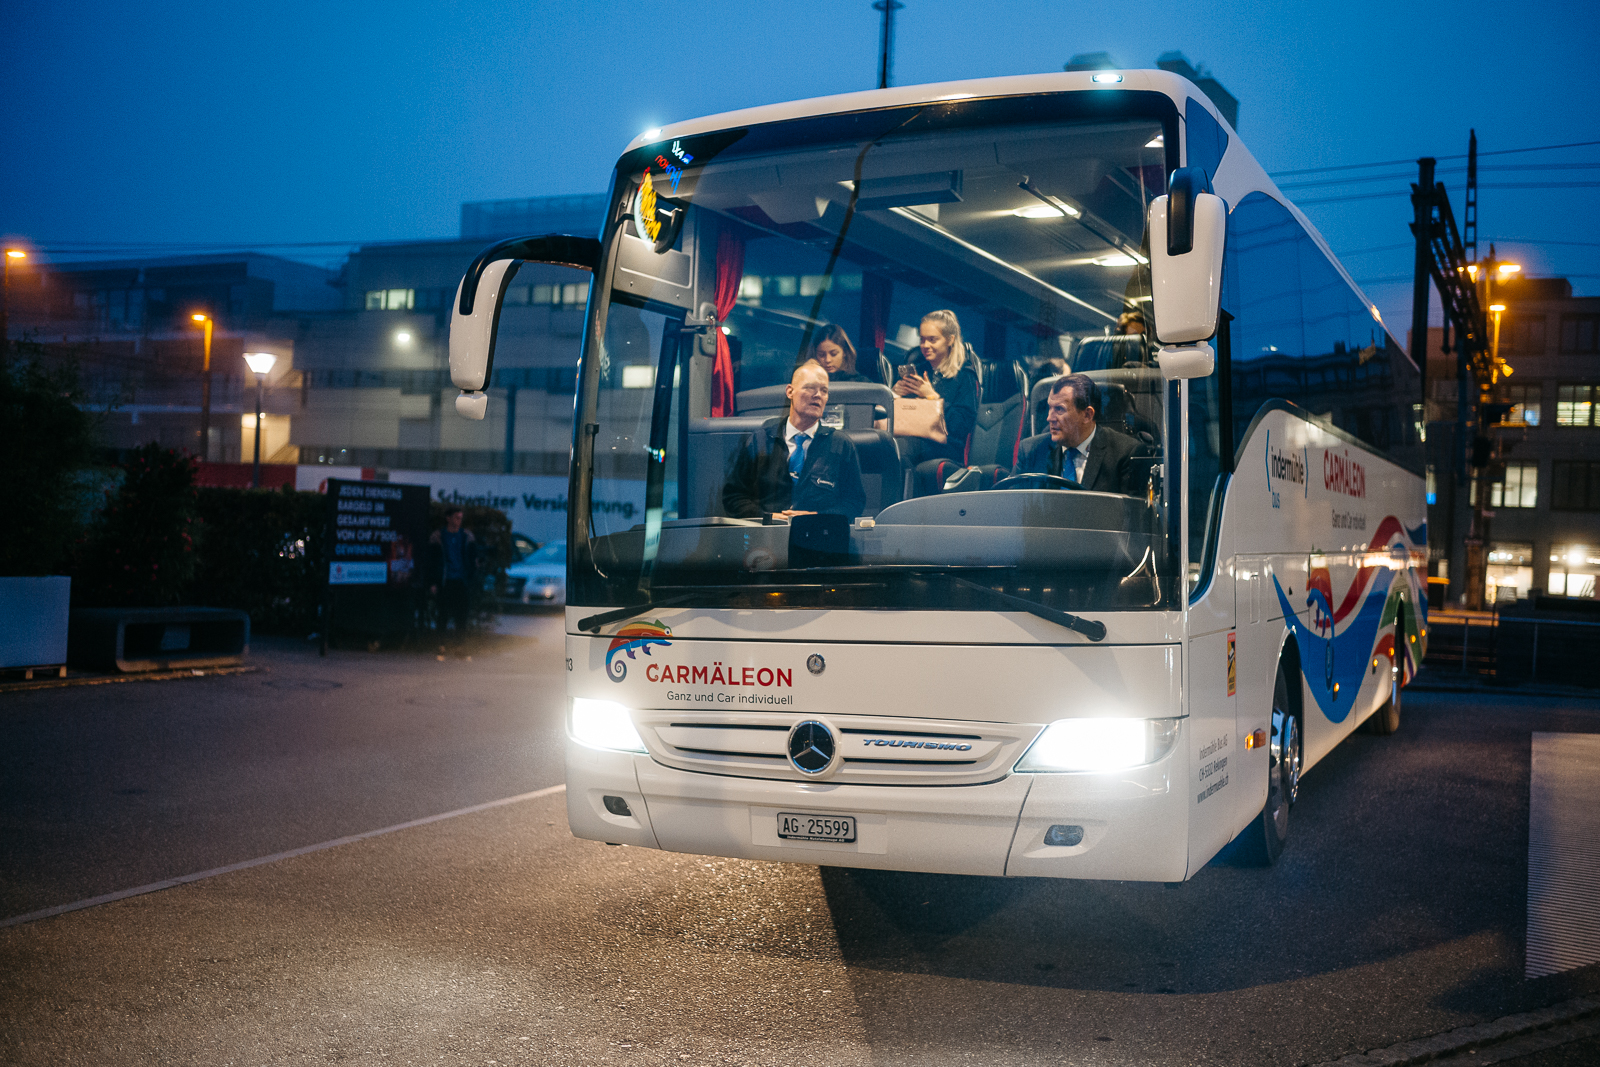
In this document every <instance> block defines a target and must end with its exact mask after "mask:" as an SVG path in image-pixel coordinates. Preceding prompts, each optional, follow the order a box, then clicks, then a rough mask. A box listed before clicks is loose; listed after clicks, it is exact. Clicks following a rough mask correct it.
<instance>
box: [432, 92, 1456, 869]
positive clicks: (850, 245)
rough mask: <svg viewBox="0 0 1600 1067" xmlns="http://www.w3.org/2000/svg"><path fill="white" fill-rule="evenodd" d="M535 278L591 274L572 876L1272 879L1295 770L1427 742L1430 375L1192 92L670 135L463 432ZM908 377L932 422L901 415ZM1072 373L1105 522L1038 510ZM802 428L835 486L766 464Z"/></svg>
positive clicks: (996, 103) (848, 99)
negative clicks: (1417, 676)
mask: <svg viewBox="0 0 1600 1067" xmlns="http://www.w3.org/2000/svg"><path fill="white" fill-rule="evenodd" d="M524 262H542V263H556V264H564V265H568V266H575V267H582V268H585V269H588V270H591V271H593V272H594V285H593V290H592V292H593V296H592V297H591V300H590V302H589V309H588V319H587V331H586V334H585V340H584V346H583V355H582V359H581V363H580V365H579V369H578V386H577V398H576V411H575V419H574V428H573V437H572V470H571V482H570V492H569V500H570V515H569V520H568V522H569V524H568V530H569V533H568V541H567V544H568V557H567V559H568V572H567V608H566V634H567V636H566V655H567V671H568V674H567V694H568V700H569V717H568V722H567V730H568V736H569V742H568V748H567V811H568V818H569V820H570V822H571V826H572V831H573V833H575V834H576V835H578V836H579V837H583V838H591V839H594V840H597V841H609V842H617V843H625V844H631V845H639V846H645V847H649V848H660V849H667V850H670V851H675V852H689V853H700V854H707V855H718V856H736V857H744V858H748V859H761V860H787V861H793V862H800V863H815V864H827V865H842V866H856V867H876V868H888V869H897V870H908V871H928V872H946V873H961V874H985V875H1014V876H1047V877H1060V878H1118V879H1143V880H1154V881H1166V882H1176V881H1181V880H1183V879H1186V878H1189V877H1191V876H1193V875H1194V874H1195V873H1196V872H1197V871H1198V870H1199V869H1200V868H1201V867H1203V866H1204V865H1205V864H1206V862H1207V861H1209V860H1210V859H1211V858H1212V857H1213V856H1215V855H1216V854H1217V852H1218V851H1219V850H1220V849H1222V848H1223V847H1224V846H1225V845H1227V844H1228V843H1229V842H1230V841H1233V840H1234V839H1236V838H1238V839H1239V844H1238V846H1237V847H1238V848H1239V849H1240V850H1241V851H1242V852H1244V853H1247V854H1250V855H1253V856H1254V857H1255V858H1256V859H1257V860H1259V861H1261V862H1267V863H1270V862H1272V861H1273V860H1274V859H1275V858H1276V857H1277V856H1278V854H1279V852H1280V851H1281V850H1282V848H1283V846H1284V842H1285V840H1286V838H1287V834H1288V825H1289V824H1288V816H1289V810H1290V807H1291V805H1292V804H1293V803H1294V801H1295V797H1296V793H1297V790H1298V788H1299V779H1300V775H1301V774H1302V772H1303V771H1304V770H1305V769H1306V768H1308V767H1311V766H1313V765H1315V764H1316V762H1317V761H1318V760H1319V759H1321V758H1322V757H1323V756H1324V755H1326V754H1327V753H1328V752H1329V751H1330V750H1331V749H1332V748H1333V747H1334V745H1336V744H1338V742H1339V741H1340V740H1341V739H1342V738H1344V737H1345V736H1346V735H1347V734H1349V733H1350V732H1351V731H1352V730H1353V729H1355V727H1356V726H1357V725H1358V724H1362V723H1365V724H1367V727H1368V729H1371V730H1375V731H1376V732H1379V733H1388V732H1391V731H1393V730H1394V729H1395V728H1396V727H1397V725H1398V722H1399V709H1400V689H1401V686H1402V685H1403V684H1404V683H1405V682H1406V680H1407V679H1408V678H1409V677H1410V676H1411V674H1412V673H1413V672H1414V670H1415V665H1416V663H1417V662H1418V661H1419V660H1420V658H1421V655H1422V648H1423V643H1424V639H1425V635H1426V614H1425V612H1426V598H1425V596H1424V595H1423V590H1424V585H1423V581H1424V579H1423V577H1422V576H1423V574H1424V573H1425V566H1424V561H1425V559H1426V552H1427V546H1426V542H1427V529H1426V511H1425V506H1424V496H1423V478H1422V477H1421V474H1422V471H1423V466H1422V464H1423V450H1422V439H1421V432H1420V430H1419V427H1418V424H1417V418H1418V415H1417V409H1416V408H1415V406H1414V404H1413V401H1418V400H1420V399H1421V398H1420V383H1419V375H1418V370H1417V367H1416V366H1415V365H1414V364H1413V362H1412V361H1411V360H1410V358H1408V356H1407V355H1406V354H1405V352H1404V351H1403V350H1402V349H1401V348H1400V346H1399V345H1398V344H1396V342H1395V340H1394V338H1393V337H1391V336H1390V335H1389V333H1388V332H1387V331H1386V330H1385V328H1384V326H1383V323H1382V322H1381V321H1380V319H1379V317H1378V313H1377V310H1376V308H1375V307H1373V306H1372V305H1371V303H1370V302H1369V301H1367V299H1366V298H1365V297H1364V296H1363V295H1362V293H1361V292H1360V290H1359V289H1358V288H1357V287H1356V286H1355V284H1354V282H1353V281H1352V280H1351V279H1350V276H1349V275H1348V274H1347V273H1346V272H1345V271H1344V270H1343V268H1341V267H1340V265H1339V264H1338V262H1337V261H1336V260H1335V259H1334V258H1333V256H1332V254H1331V253H1330V252H1329V250H1328V247H1327V245H1326V243H1325V242H1324V241H1323V239H1322V238H1321V236H1320V235H1318V233H1317V231H1316V230H1315V228H1314V227H1312V225H1311V224H1310V223H1309V222H1307V221H1306V219H1305V217H1304V216H1303V215H1302V214H1301V213H1300V212H1299V211H1297V210H1296V209H1295V208H1294V206H1293V205H1291V204H1290V203H1289V202H1288V201H1287V199H1286V198H1285V197H1284V196H1283V194H1282V193H1280V192H1279V191H1278V189H1277V187H1276V186H1275V185H1274V184H1273V183H1272V181H1271V180H1270V179H1269V178H1268V177H1267V175H1266V173H1265V172H1264V171H1263V170H1262V168H1261V166H1260V165H1259V164H1258V163H1257V162H1256V161H1255V159H1253V158H1252V157H1251V155H1250V153H1249V152H1248V151H1247V150H1246V149H1245V147H1244V146H1243V145H1242V144H1241V143H1240V142H1239V139H1238V135H1237V134H1236V133H1235V132H1234V131H1233V130H1232V129H1231V128H1230V127H1229V126H1228V125H1227V123H1226V122H1225V121H1224V120H1222V119H1221V118H1220V117H1219V116H1218V113H1217V111H1216V109H1215V108H1214V107H1213V106H1212V105H1211V103H1210V102H1208V101H1207V100H1206V98H1205V96H1204V95H1203V94H1202V93H1201V92H1200V91H1199V90H1198V89H1196V87H1195V86H1194V85H1192V84H1191V83H1189V82H1188V81H1186V80H1184V79H1183V78H1181V77H1178V76H1177V75H1173V74H1168V73H1165V72H1161V71H1145V70H1139V71H1123V72H1120V73H1113V72H1096V73H1093V74H1090V73H1065V74H1053V75H1037V76H1027V77H1016V78H997V79H990V80H982V81H968V82H953V83H947V84H942V85H926V86H909V87H904V88H894V89H883V90H877V91H873V92H862V93H855V94H850V95H845V96H836V97H828V98H824V99H817V100H804V101H798V102H795V103H787V104H778V105H773V106H771V107H761V108H755V109H751V110H748V111H738V112H732V113H729V114H725V115H718V116H714V117H711V118H705V119H698V120H695V121H691V122H683V123H679V124H677V125H675V126H671V127H669V128H666V129H663V130H659V131H657V130H652V131H650V132H649V133H648V134H645V135H644V136H642V137H641V138H639V139H638V140H636V141H635V142H634V143H633V144H631V145H630V146H629V147H628V149H627V151H626V152H624V153H623V154H622V157H621V159H620V160H619V161H618V162H617V167H616V172H615V175H614V178H613V185H612V189H611V196H610V206H609V208H608V210H607V213H606V216H605V218H604V220H603V225H602V227H601V230H600V233H599V237H598V239H595V238H593V237H574V236H549V237H530V238H523V239H519V240H514V241H506V242H502V243H500V244H498V245H496V246H494V247H492V248H490V249H488V250H486V251H485V252H484V253H483V254H482V255H481V256H480V257H479V259H478V260H477V261H475V262H474V264H473V266H472V268H471V270H470V271H469V273H468V275H467V276H466V278H465V279H464V280H463V282H462V286H461V289H460V292H459V294H458V298H457V305H456V308H455V312H454V321H453V324H452V329H451V336H450V346H451V348H450V360H451V371H452V375H453V378H454V381H455V383H456V385H457V386H459V387H460V388H461V389H462V391H463V392H462V395H461V396H460V397H459V398H458V400H457V409H458V410H459V411H460V412H461V413H462V414H464V415H466V416H468V417H470V418H483V417H484V414H485V412H486V410H487V405H488V396H487V394H486V393H485V389H486V387H488V386H489V385H490V384H491V381H492V380H491V378H490V375H491V374H492V369H493V357H494V343H495V327H496V322H497V319H498V315H499V307H500V303H501V300H502V299H503V296H504V293H505V291H506V288H507V286H508V285H509V283H510V281H511V279H512V277H513V276H514V274H515V273H516V270H517V268H518V266H519V265H520V264H521V263H524ZM936 310H940V311H948V312H953V313H954V319H955V320H956V321H957V322H958V323H959V332H957V331H955V330H953V329H952V327H951V325H950V322H951V320H950V318H949V317H948V316H944V317H936V318H934V319H932V320H925V318H924V317H925V316H926V315H927V314H928V313H929V312H931V311H936ZM1133 312H1137V313H1139V315H1140V316H1142V318H1143V320H1144V322H1145V323H1146V324H1147V329H1146V331H1145V332H1144V333H1138V332H1131V331H1130V328H1129V319H1130V317H1131V316H1130V313H1133ZM1132 329H1137V326H1136V325H1135V326H1133V327H1132ZM930 330H931V331H932V332H931V333H930ZM841 338H842V339H843V343H841ZM921 340H927V341H928V342H929V344H930V345H931V346H932V347H931V348H930V349H929V356H930V358H931V361H932V363H933V364H934V365H936V368H937V374H936V375H935V374H934V373H932V372H931V371H930V369H929V364H928V363H916V362H915V360H916V359H917V356H918V351H919V348H918V346H919V342H920V341H921ZM823 341H829V342H831V345H832V348H830V349H825V350H824V349H820V348H819V345H820V343H821V342H823ZM833 349H839V350H841V351H842V350H843V349H850V350H852V354H853V357H854V358H853V361H846V365H845V366H843V367H836V368H831V369H833V370H834V371H835V373H834V376H833V378H832V380H831V382H830V383H829V388H828V392H827V394H826V396H823V395H822V394H821V393H820V391H819V390H818V388H817V381H816V379H817V375H816V374H815V373H813V371H815V368H812V369H811V370H810V371H807V372H805V373H803V374H800V375H799V376H797V377H795V378H794V381H795V382H796V386H795V388H796V389H798V390H799V394H798V395H800V396H801V400H800V402H798V403H797V404H796V405H795V406H794V407H793V408H792V409H791V407H790V406H789V404H788V401H787V399H786V397H787V395H788V393H787V391H786V385H788V383H790V382H791V375H793V374H794V373H795V371H796V367H797V365H798V364H799V363H800V362H802V361H803V360H805V359H806V357H808V356H809V355H811V354H813V353H814V352H816V351H824V352H825V354H826V355H828V356H829V357H830V359H831V358H833V357H836V356H838V355H839V354H840V352H835V351H833ZM850 362H853V367H851V366H850V365H849V363H850ZM908 363H909V364H914V365H915V366H917V367H919V368H920V369H921V370H922V371H923V372H924V373H925V374H927V377H926V378H917V379H914V380H913V382H912V384H913V385H914V386H916V389H915V390H914V391H920V390H921V385H927V386H928V387H930V388H931V389H932V390H933V391H934V392H935V393H936V394H937V395H938V396H939V397H940V399H941V405H940V408H939V411H938V413H937V416H938V417H937V418H934V417H930V412H929V411H928V410H927V407H928V404H927V403H926V402H924V403H923V405H922V409H921V412H920V414H919V413H918V412H917V411H915V410H913V409H916V408H917V407H918V405H917V404H915V403H909V404H907V403H899V402H898V401H897V398H896V396H895V395H894V393H893V392H892V389H891V383H894V382H896V380H897V379H898V377H899V375H900V373H903V372H901V371H899V370H898V369H897V368H899V367H900V366H901V365H904V364H908ZM1069 372H1070V373H1074V374H1081V375H1086V376H1087V379H1088V380H1089V382H1090V383H1091V385H1092V389H1091V388H1090V386H1085V385H1083V384H1082V383H1083V379H1081V378H1080V379H1077V383H1078V384H1077V385H1075V386H1074V388H1072V389H1066V390H1062V391H1060V392H1058V393H1056V395H1057V396H1059V397H1064V398H1066V399H1065V401H1063V403H1066V402H1071V403H1073V404H1076V405H1078V406H1075V407H1073V408H1072V410H1071V411H1070V412H1067V411H1066V408H1065V407H1063V409H1062V410H1063V412H1065V414H1063V415H1062V423H1061V425H1062V432H1063V436H1066V435H1067V431H1068V429H1069V427H1068V418H1067V416H1068V415H1072V417H1074V418H1078V419H1083V418H1087V417H1089V413H1088V411H1087V409H1085V408H1083V407H1082V406H1081V405H1082V404H1083V403H1087V402H1089V401H1090V400H1091V399H1093V400H1097V401H1098V403H1097V404H1090V406H1091V407H1094V408H1095V410H1094V412H1093V418H1094V423H1093V427H1094V432H1095V435H1096V437H1097V438H1098V439H1099V440H1098V441H1097V442H1096V441H1091V442H1090V443H1089V445H1087V446H1086V447H1087V448H1088V452H1089V455H1088V458H1087V460H1086V461H1080V460H1078V459H1076V458H1075V457H1073V458H1072V461H1073V462H1074V464H1075V466H1074V467H1073V468H1072V473H1073V474H1077V475H1079V479H1081V480H1078V479H1073V478H1071V477H1063V476H1061V475H1060V474H1052V473H1051V472H1050V471H1049V470H1047V469H1045V468H1046V467H1047V466H1048V465H1049V464H1048V463H1046V464H1041V463H1038V462H1034V463H1033V464H1032V467H1033V468H1034V469H1029V470H1022V469H1021V468H1024V467H1027V466H1028V464H1027V463H1026V462H1024V460H1025V454H1027V455H1032V456H1034V457H1035V458H1036V459H1037V457H1039V456H1046V457H1048V456H1051V455H1052V447H1051V442H1050V439H1049V438H1042V439H1040V440H1036V441H1031V442H1030V441H1029V440H1028V439H1029V438H1034V437H1036V436H1037V435H1040V434H1048V433H1049V431H1050V425H1051V423H1052V421H1053V420H1054V419H1055V417H1056V416H1053V415H1050V414H1048V410H1049V407H1050V404H1051V396H1052V392H1053V391H1054V389H1053V387H1054V386H1055V384H1056V382H1055V377H1056V376H1057V375H1061V374H1065V373H1069ZM918 383H921V385H919V384H918ZM808 390H809V392H808ZM903 391H904V390H903ZM922 395H923V396H924V397H927V393H926V392H923V393H922ZM1074 398H1076V399H1075V400H1074ZM928 399H930V400H931V399H932V398H931V397H930V398H928ZM818 405H821V406H818ZM791 410H792V411H793V414H792V415H791V414H790V412H791ZM1074 412H1075V413H1076V414H1075V415H1074V414H1073V413H1074ZM802 416H803V417H802ZM496 417H497V418H498V417H499V414H498V409H497V412H496ZM939 418H942V420H943V423H942V425H943V430H944V433H945V435H946V441H945V442H944V443H943V445H940V444H939V443H938V442H937V441H935V440H933V439H931V438H932V437H933V436H934V435H936V434H937V432H938V430H939V427H940V423H939ZM897 419H898V420H899V427H900V429H901V431H902V432H901V434H900V435H899V436H896V434H895V432H894V430H895V422H896V420H897ZM796 420H798V422H797V421H796ZM801 422H804V423H807V424H809V426H810V429H811V431H812V434H813V435H814V436H812V435H808V439H807V440H808V441H809V442H810V443H801V442H797V443H796V444H795V445H790V444H787V443H785V444H779V443H778V440H779V437H780V436H784V437H786V436H787V433H792V432H794V431H795V430H800V429H805V428H806V427H805V426H801V425H799V423H801ZM786 425H787V426H788V431H785V430H784V429H782V427H784V426H786ZM910 429H916V430H918V431H919V432H920V434H921V436H918V437H913V436H911V435H909V434H908V433H907V432H906V431H907V430H910ZM1041 442H1042V443H1041ZM1066 443H1068V444H1071V443H1073V442H1072V441H1071V440H1070V439H1068V440H1067V441H1066ZM1026 446H1031V447H1026ZM797 452H798V456H797V457H796V453H797ZM813 453H815V457H816V458H813ZM1056 455H1057V456H1059V453H1056ZM786 457H795V462H794V463H793V464H791V465H788V466H786V464H788V459H787V458H786ZM1064 462H1065V461H1064V460H1062V459H1059V458H1057V459H1056V460H1055V470H1057V471H1060V470H1064V469H1066V468H1064V467H1063V466H1062V464H1063V463H1064ZM1080 462H1081V463H1082V467H1081V469H1080V468H1079V467H1078V466H1077V465H1076V464H1078V463H1080ZM1013 469H1017V470H1018V473H1017V474H1016V475H1015V476H1014V477H1007V475H1008V474H1010V472H1011V471H1012V470H1013ZM791 503H792V504H793V505H794V506H793V507H790V506H788V505H789V504H791ZM802 505H805V506H802ZM787 511H795V512H805V511H811V512H820V514H797V515H794V516H792V517H791V516H788V515H785V514H784V513H785V512H787Z"/></svg>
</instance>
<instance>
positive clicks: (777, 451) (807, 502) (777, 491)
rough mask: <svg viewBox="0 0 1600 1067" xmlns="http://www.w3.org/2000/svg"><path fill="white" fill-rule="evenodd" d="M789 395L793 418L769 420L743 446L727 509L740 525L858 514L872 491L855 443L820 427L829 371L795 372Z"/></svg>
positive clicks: (726, 490) (726, 495)
mask: <svg viewBox="0 0 1600 1067" xmlns="http://www.w3.org/2000/svg"><path fill="white" fill-rule="evenodd" d="M785 392H786V395H787V396H788V398H789V415H788V417H787V418H785V417H783V416H782V415H778V416H774V417H773V418H770V419H768V420H767V421H766V422H765V423H763V424H762V426H761V429H759V430H757V431H756V432H755V433H753V434H751V435H749V436H747V437H746V438H745V439H744V440H743V441H742V442H740V444H739V451H738V452H737V453H736V454H735V455H734V458H733V465H732V468H731V469H730V470H729V472H728V477H727V480H726V481H725V482H724V483H723V486H722V506H723V508H724V509H725V510H726V511H727V513H728V514H729V515H730V516H732V517H733V518H736V519H764V518H785V519H786V518H793V517H794V516H796V515H814V514H819V513H820V514H824V515H845V516H848V517H850V518H854V517H855V516H857V515H859V514H861V510H862V509H863V508H864V507H865V506H866V502H867V492H866V489H865V488H864V487H863V486H862V484H861V461H860V460H859V459H858V458H857V457H856V446H855V443H854V442H853V441H851V440H850V438H849V437H847V436H846V435H845V434H843V433H835V432H834V431H833V430H832V429H830V428H829V427H827V426H823V425H822V424H821V419H822V413H823V411H824V410H825V409H826V408H827V406H828V372H827V371H825V370H823V369H822V368H821V367H819V366H818V365H817V364H816V363H806V364H803V365H802V366H799V367H796V368H795V372H794V376H793V377H792V378H791V379H790V380H789V387H788V389H787V390H786V391H785Z"/></svg>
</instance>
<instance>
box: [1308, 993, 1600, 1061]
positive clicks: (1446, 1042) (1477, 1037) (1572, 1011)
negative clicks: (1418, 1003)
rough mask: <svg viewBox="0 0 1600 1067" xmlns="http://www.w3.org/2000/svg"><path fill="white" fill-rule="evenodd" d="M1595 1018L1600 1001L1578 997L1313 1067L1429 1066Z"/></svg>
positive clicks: (1355, 1053)
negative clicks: (1510, 1040) (1426, 1064)
mask: <svg viewBox="0 0 1600 1067" xmlns="http://www.w3.org/2000/svg"><path fill="white" fill-rule="evenodd" d="M1592 1015H1600V999H1595V998H1591V997H1576V998H1574V999H1572V1000H1566V1001H1562V1002H1561V1003H1560V1004H1553V1005H1551V1006H1550V1007H1548V1008H1541V1009H1539V1010H1538V1011H1529V1012H1523V1013H1522V1014H1520V1015H1507V1016H1506V1017H1504V1018H1503V1019H1496V1020H1495V1021H1494V1022H1491V1023H1478V1024H1476V1025H1473V1026H1458V1027H1456V1028H1455V1029H1454V1030H1446V1031H1444V1032H1443V1033H1438V1034H1434V1035H1433V1036H1432V1037H1422V1038H1417V1039H1416V1040H1414V1041H1402V1042H1400V1043H1399V1044H1398V1045H1390V1046H1389V1047H1388V1048H1376V1049H1369V1050H1367V1051H1366V1052H1353V1053H1351V1054H1350V1055H1348V1056H1344V1057H1342V1058H1340V1059H1337V1060H1325V1061H1323V1062H1321V1063H1317V1064H1313V1065H1311V1067H1409V1065H1410V1064H1414V1063H1427V1062H1429V1061H1430V1060H1437V1059H1439V1058H1441V1057H1444V1056H1449V1055H1452V1054H1454V1053H1457V1052H1466V1051H1469V1050H1475V1049H1479V1048H1483V1047H1484V1046H1486V1045H1492V1044H1494V1043H1496V1042H1499V1041H1505V1040H1507V1039H1508V1038H1513V1037H1518V1036H1520V1035H1522V1034H1531V1033H1533V1032H1535V1031H1538V1030H1548V1029H1550V1028H1551V1027H1555V1026H1561V1025H1563V1024H1566V1023H1572V1022H1577V1021H1578V1020H1580V1019H1584V1018H1587V1017H1589V1016H1592Z"/></svg>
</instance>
